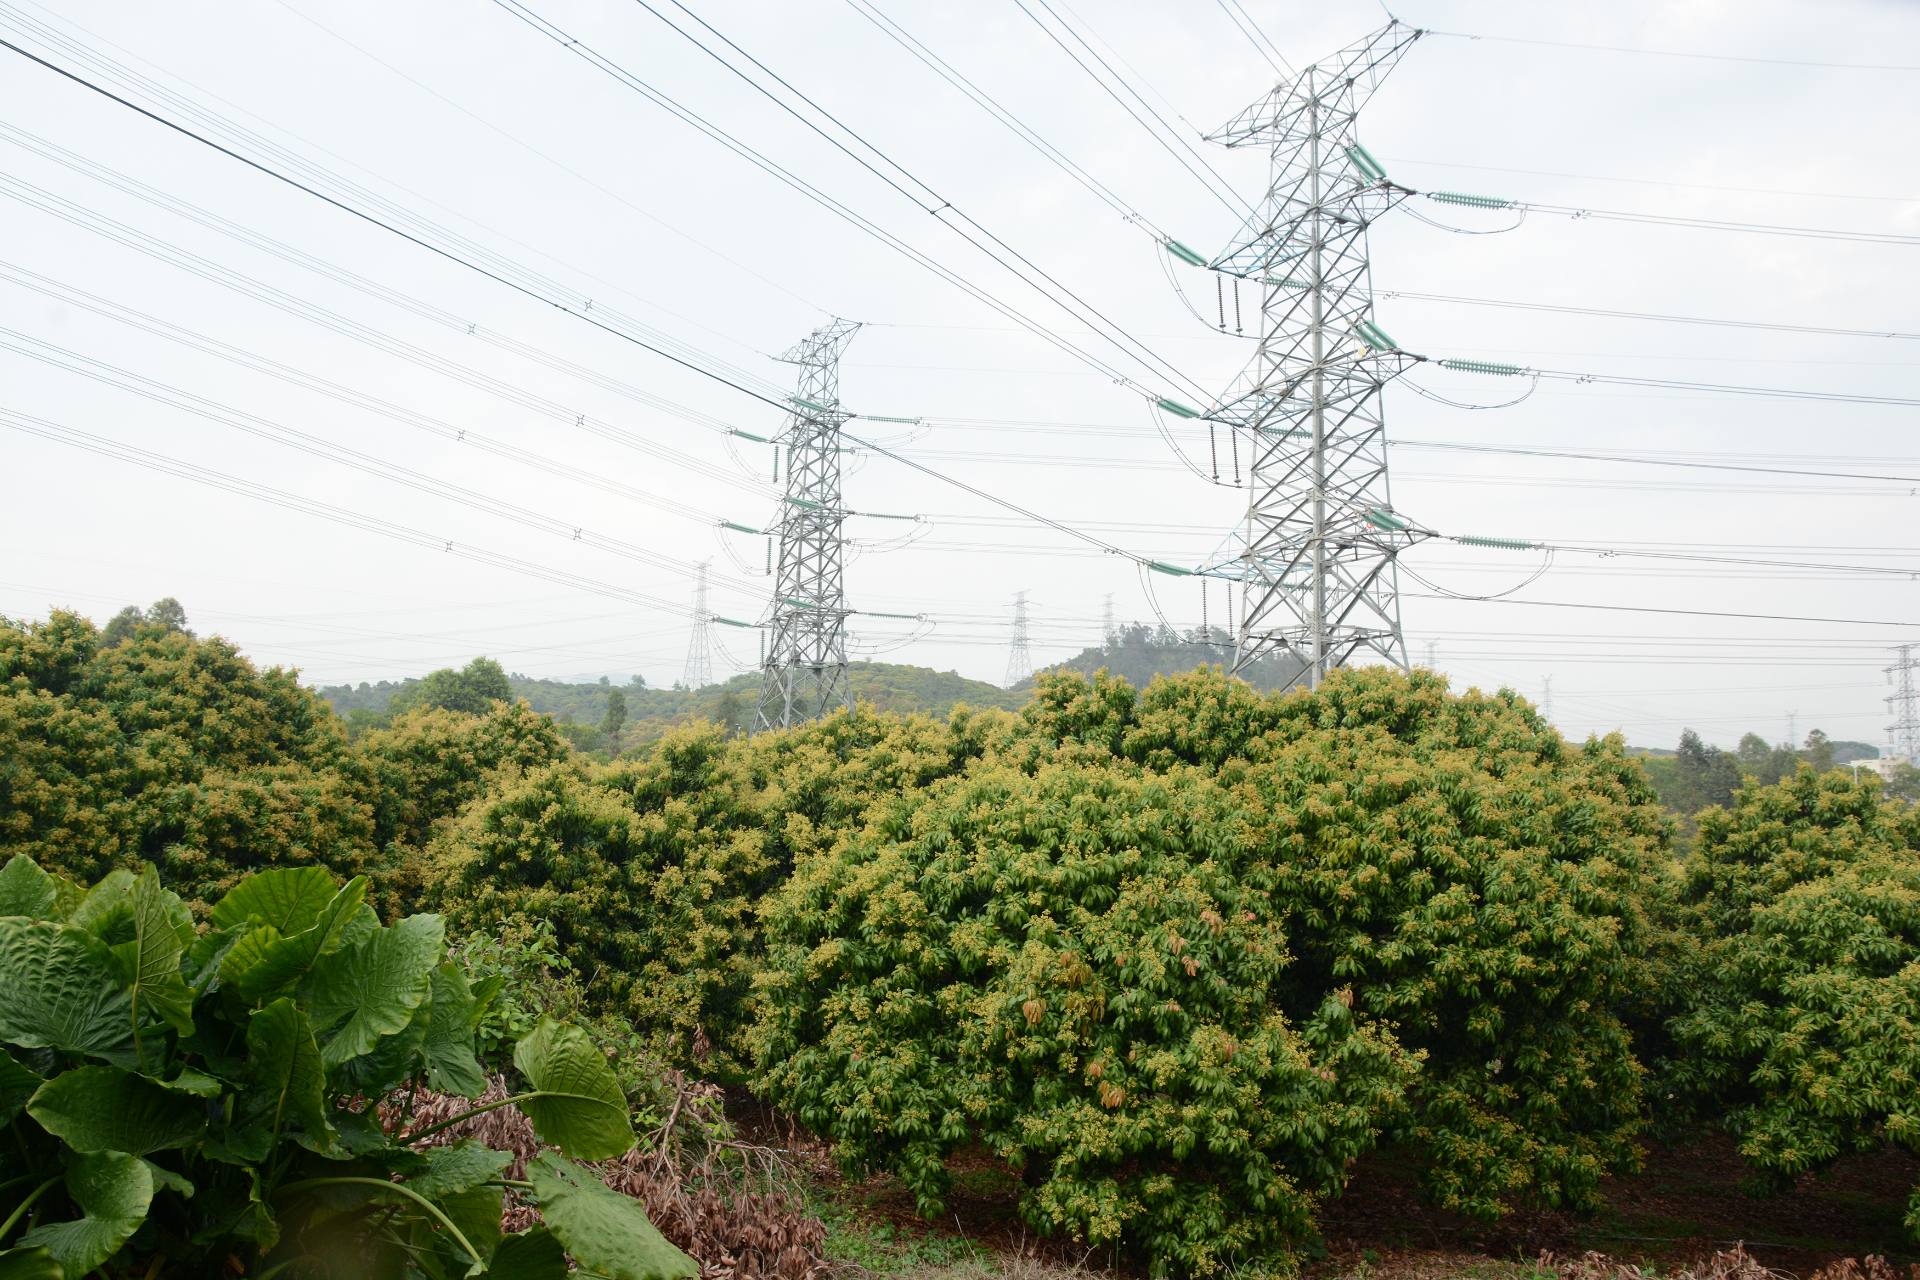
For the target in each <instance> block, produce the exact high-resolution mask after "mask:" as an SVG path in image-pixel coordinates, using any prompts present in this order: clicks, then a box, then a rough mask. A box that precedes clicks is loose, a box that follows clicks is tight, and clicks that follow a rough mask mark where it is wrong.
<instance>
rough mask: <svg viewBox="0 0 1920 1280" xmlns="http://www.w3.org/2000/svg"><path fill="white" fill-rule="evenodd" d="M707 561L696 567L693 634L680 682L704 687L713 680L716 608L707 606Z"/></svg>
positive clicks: (697, 687) (688, 645) (688, 641)
mask: <svg viewBox="0 0 1920 1280" xmlns="http://www.w3.org/2000/svg"><path fill="white" fill-rule="evenodd" d="M707 563H708V562H707V561H705V560H702V561H701V562H700V564H699V565H698V566H697V568H696V570H695V574H694V579H693V634H692V635H691V636H690V637H688V640H687V665H686V667H685V668H684V669H683V670H682V671H681V673H680V683H681V684H682V685H684V686H686V687H687V688H689V689H704V688H706V687H707V686H708V685H710V684H712V683H713V611H712V610H710V609H708V608H707Z"/></svg>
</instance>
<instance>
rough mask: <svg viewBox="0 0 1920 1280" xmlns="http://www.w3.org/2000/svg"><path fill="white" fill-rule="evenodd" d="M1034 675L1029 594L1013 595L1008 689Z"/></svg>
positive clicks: (1008, 648) (1008, 652)
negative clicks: (1029, 625) (1028, 610)
mask: <svg viewBox="0 0 1920 1280" xmlns="http://www.w3.org/2000/svg"><path fill="white" fill-rule="evenodd" d="M1032 674H1033V650H1032V647H1031V646H1030V645H1029V643H1028V641H1027V593H1026V592H1024V591H1016V592H1014V595H1013V633H1012V636H1011V638H1010V640H1009V642H1008V645H1007V688H1009V689H1011V688H1013V687H1014V686H1015V685H1017V684H1019V683H1020V682H1021V681H1022V680H1025V679H1026V678H1027V677H1028V676H1030V675H1032Z"/></svg>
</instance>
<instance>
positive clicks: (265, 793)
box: [0, 612, 373, 909]
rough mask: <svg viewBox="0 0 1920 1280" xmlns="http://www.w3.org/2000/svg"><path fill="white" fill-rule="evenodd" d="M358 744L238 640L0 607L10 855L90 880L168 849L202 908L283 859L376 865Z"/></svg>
mask: <svg viewBox="0 0 1920 1280" xmlns="http://www.w3.org/2000/svg"><path fill="white" fill-rule="evenodd" d="M346 758H347V745H346V737H345V734H344V733H343V732H342V730H341V726H340V724H339V722H338V721H337V720H335V719H334V717H333V715H332V714H331V713H330V712H329V711H328V710H327V708H326V705H325V704H324V703H322V702H320V701H319V700H318V699H316V698H315V697H314V696H313V695H312V694H311V693H309V692H307V691H306V690H304V689H302V688H301V687H300V686H299V683H298V681H297V680H296V679H295V677H294V674H293V673H292V672H290V671H284V670H280V669H278V668H274V669H271V670H267V671H258V670H256V669H255V668H254V667H253V665H252V664H251V663H249V662H247V661H246V659H244V658H242V657H241V656H240V655H239V654H238V652H237V651H236V650H235V649H234V648H233V646H232V645H230V644H228V643H226V642H225V641H224V640H219V639H207V640H202V639H196V638H195V637H194V636H192V635H191V634H189V633H187V632H184V631H180V630H175V629H169V628H166V627H161V626H153V625H146V624H142V625H139V626H136V627H134V628H133V629H132V630H131V631H129V632H128V633H127V634H125V635H124V636H123V637H122V638H121V641H120V643H118V644H115V645H113V646H112V647H107V648H103V647H102V646H101V644H100V636H99V633H98V632H96V631H95V630H94V627H93V625H92V624H91V623H89V622H88V621H87V620H86V619H84V618H81V617H78V616H76V615H74V614H71V613H64V612H55V613H54V614H53V616H52V617H50V618H49V619H48V620H47V621H46V622H44V623H38V624H34V623H17V622H12V621H7V620H4V619H0V855H6V854H11V853H31V854H32V855H33V856H34V857H36V858H39V859H41V860H42V861H44V862H46V863H47V864H48V865H50V866H55V867H58V868H60V869H61V870H63V871H65V872H67V873H68V874H71V875H74V876H76V877H78V878H80V879H81V880H92V879H94V878H96V877H98V876H101V875H104V874H105V873H106V872H107V871H108V870H109V869H111V868H113V867H127V866H133V865H137V864H138V863H140V862H142V861H147V862H153V863H157V864H158V865H160V866H161V867H162V868H164V869H165V871H166V873H167V876H168V879H169V881H170V882H172V883H175V884H177V885H178V886H179V887H180V888H181V890H182V891H183V892H184V893H185V894H186V895H187V897H188V898H189V900H191V901H193V902H194V903H195V904H196V905H198V906H199V907H201V908H202V909H204V906H205V904H206V903H207V902H210V901H212V900H213V899H214V898H216V897H218V896H219V895H220V894H222V893H224V892H226V890H228V889H230V888H231V887H232V886H233V884H234V883H235V882H236V880H237V879H238V878H239V876H240V875H242V874H243V873H245V872H246V871H249V870H253V869H256V868H258V867H260V866H262V865H263V864H265V863H269V862H272V863H280V864H295V863H309V862H311V863H319V864H321V865H325V866H330V867H334V868H337V869H339V870H342V871H346V872H355V871H360V870H364V869H367V868H368V867H370V865H371V858H372V853H373V844H372V838H371V837H372V830H373V828H372V816H371V814H370V812H369V810H368V806H367V804H366V803H365V801H364V799H363V797H362V794H361V792H360V790H359V789H358V788H357V787H356V786H353V785H350V784H349V782H348V781H347V780H346V778H345V777H343V776H342V774H341V768H342V766H343V764H344V762H345V761H346ZM266 850H271V851H272V852H271V853H270V854H265V853H263V852H262V851H266Z"/></svg>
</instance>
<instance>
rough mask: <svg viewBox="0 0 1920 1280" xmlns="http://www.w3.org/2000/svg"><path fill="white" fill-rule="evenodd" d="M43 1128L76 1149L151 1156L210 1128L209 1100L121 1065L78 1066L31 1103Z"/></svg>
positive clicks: (31, 1110)
mask: <svg viewBox="0 0 1920 1280" xmlns="http://www.w3.org/2000/svg"><path fill="white" fill-rule="evenodd" d="M27 1114H28V1115H30V1116H32V1117H33V1118H34V1119H35V1120H37V1121H39V1122H40V1127H41V1128H42V1129H45V1130H46V1131H47V1132H48V1133H50V1134H52V1135H53V1136H54V1137H56V1138H61V1139H64V1140H65V1141H66V1144H67V1145H68V1146H70V1147H72V1148H73V1149H74V1150H75V1151H88V1152H99V1151H124V1152H127V1153H128V1154H130V1155H136V1156H140V1155H145V1154H146V1153H147V1152H149V1151H164V1150H166V1149H167V1148H169V1147H184V1146H186V1145H187V1144H188V1143H190V1142H192V1141H193V1140H194V1139H195V1138H197V1137H199V1136H200V1135H201V1134H202V1133H203V1132H205V1130H206V1127H207V1106H206V1103H204V1102H202V1101H200V1100H199V1099H197V1098H194V1097H191V1096H190V1095H188V1094H184V1093H176V1092H174V1091H173V1090H171V1089H168V1088H166V1087H165V1086H163V1085H159V1084H155V1083H154V1082H153V1081H151V1080H149V1079H147V1078H146V1077H144V1076H137V1075H135V1074H134V1073H133V1072H131V1071H123V1070H121V1069H120V1068H119V1067H75V1068H74V1069H73V1070H71V1071H63V1072H61V1073H60V1074H59V1075H57V1076H55V1077H54V1078H53V1079H51V1080H49V1081H47V1082H46V1083H45V1084H43V1085H41V1086H40V1088H39V1090H38V1091H37V1092H36V1093H35V1094H34V1095H33V1098H32V1100H31V1101H29V1102H28V1103H27Z"/></svg>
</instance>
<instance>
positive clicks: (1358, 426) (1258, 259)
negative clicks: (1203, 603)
mask: <svg viewBox="0 0 1920 1280" xmlns="http://www.w3.org/2000/svg"><path fill="white" fill-rule="evenodd" d="M1422 34H1423V33H1422V32H1421V31H1419V30H1417V29H1415V28H1412V27H1408V26H1406V25H1405V24H1404V23H1401V22H1398V21H1394V22H1389V23H1388V24H1387V26H1386V27H1385V28H1383V29H1382V30H1380V31H1376V32H1374V33H1373V34H1372V35H1370V36H1368V37H1367V38H1366V39H1365V40H1362V41H1360V42H1359V43H1358V44H1355V45H1353V46H1352V47H1350V48H1347V49H1344V50H1342V51H1341V52H1339V53H1337V54H1335V55H1334V56H1333V57H1331V58H1328V59H1326V60H1325V61H1322V62H1318V63H1315V64H1314V65H1313V66H1310V67H1307V68H1306V69H1305V70H1303V71H1301V72H1300V73H1299V74H1298V75H1296V76H1295V77H1294V78H1293V79H1292V80H1288V81H1283V82H1282V83H1280V84H1279V85H1278V86H1276V87H1275V88H1274V90H1273V91H1272V92H1271V93H1269V94H1267V96H1266V97H1264V98H1262V99H1261V100H1260V101H1258V102H1256V103H1254V104H1253V105H1252V106H1250V107H1248V108H1247V109H1246V110H1245V111H1242V112H1241V113H1240V114H1239V115H1238V116H1236V117H1235V118H1234V119H1232V120H1231V121H1229V122H1228V123H1227V124H1226V125H1225V126H1223V127H1222V128H1220V129H1219V130H1217V131H1215V132H1214V133H1212V134H1210V135H1209V140H1210V141H1214V142H1218V143H1221V144H1223V145H1225V146H1228V147H1252V146H1258V147H1266V148H1268V149H1269V151H1270V153H1271V157H1272V163H1271V170H1270V173H1271V177H1270V180H1269V185H1268V188H1267V191H1266V194H1265V196H1264V197H1263V198H1262V199H1261V200H1260V202H1259V204H1258V205H1257V207H1256V208H1255V211H1254V214H1253V216H1252V217H1251V218H1249V219H1248V220H1247V222H1246V224H1245V225H1244V226H1243V227H1242V229H1241V231H1240V233H1239V234H1238V235H1237V236H1236V237H1235V239H1234V241H1233V243H1232V244H1231V246H1230V247H1229V248H1227V249H1226V250H1225V251H1224V252H1222V253H1221V254H1220V255H1219V256H1218V257H1216V258H1214V259H1213V261H1212V262H1210V263H1209V264H1208V265H1209V266H1210V267H1211V268H1212V269H1214V270H1216V271H1221V272H1225V273H1227V274H1229V275H1233V276H1237V277H1240V278H1242V279H1246V280H1250V281H1253V282H1255V283H1256V284H1258V285H1259V286H1260V288H1261V329H1260V345H1259V349H1258V351H1257V353H1256V354H1255V355H1254V358H1253V361H1252V363H1251V364H1249V365H1248V367H1247V369H1246V370H1245V372H1243V373H1242V374H1241V375H1240V377H1239V378H1238V379H1237V380H1236V381H1235V382H1234V383H1233V385H1232V386H1231V387H1230V388H1228V390H1227V392H1226V393H1225V394H1224V395H1222V396H1221V397H1220V398H1219V399H1218V400H1216V401H1215V402H1214V403H1213V404H1212V405H1211V406H1209V408H1208V409H1207V411H1206V413H1205V415H1204V416H1205V417H1207V418H1210V419H1212V420H1213V421H1215V422H1220V423H1224V424H1226V425H1227V426H1228V427H1230V428H1231V429H1233V430H1235V431H1237V432H1241V433H1244V435H1245V437H1246V439H1247V440H1248V441H1249V444H1250V447H1251V450H1252V473H1251V475H1250V477H1249V479H1248V484H1247V509H1246V523H1245V526H1244V528H1243V529H1242V530H1241V531H1240V534H1239V538H1238V540H1237V548H1236V550H1235V552H1234V553H1231V554H1228V555H1224V556H1222V557H1221V559H1220V562H1219V563H1218V564H1217V565H1216V566H1215V568H1214V570H1213V572H1214V573H1215V574H1216V575H1224V576H1228V577H1230V578H1237V579H1239V580H1240V582H1241V584H1242V585H1241V592H1240V605H1239V617H1238V619H1237V620H1236V623H1237V625H1236V627H1235V638H1234V654H1233V670H1234V671H1236V672H1237V671H1241V670H1244V669H1245V668H1246V667H1248V666H1249V665H1251V664H1252V663H1254V662H1257V661H1259V660H1261V659H1263V658H1268V657H1273V656H1276V655H1279V654H1290V655H1292V656H1294V657H1296V658H1298V659H1299V660H1300V662H1301V663H1302V664H1303V667H1304V669H1303V671H1302V673H1301V674H1302V676H1303V677H1304V678H1305V680H1306V681H1307V684H1308V685H1309V686H1310V687H1317V686H1318V685H1319V683H1320V681H1321V680H1322V679H1323V678H1324V677H1325V676H1326V673H1327V672H1328V671H1330V670H1332V669H1333V668H1335V667H1338V666H1342V665H1344V664H1346V663H1348V662H1350V661H1352V660H1353V659H1354V658H1356V657H1359V656H1364V655H1368V654H1371V655H1373V656H1376V657H1379V658H1382V659H1385V660H1386V661H1388V662H1391V663H1393V664H1394V665H1396V666H1400V667H1405V666H1406V665H1407V655H1406V642H1405V640H1404V638H1403V637H1402V634H1401V628H1400V598H1399V577H1398V571H1397V569H1396V565H1395V557H1397V556H1398V555H1399V553H1400V552H1401V551H1404V550H1405V549H1406V548H1407V547H1409V546H1411V545H1412V544H1413V543H1415V542H1417V541H1419V540H1420V539H1421V538H1423V537H1425V536H1427V534H1426V531H1425V530H1422V529H1420V528H1419V527H1418V526H1416V525H1415V524H1413V523H1412V522H1411V521H1409V520H1407V519H1405V518H1403V517H1401V516H1399V515H1397V514H1395V513H1394V510H1393V503H1392V499H1391V495H1390V493H1389V491H1388V487H1387V448H1386V445H1387V442H1386V429H1385V426H1384V424H1383V421H1382V418H1381V399H1382V394H1381V393H1382V389H1383V388H1384V387H1385V386H1386V384H1387V383H1388V382H1390V381H1391V380H1392V379H1393V378H1395V377H1397V376H1398V375H1399V374H1400V373H1401V372H1402V371H1404V370H1405V369H1406V368H1407V367H1408V366H1409V365H1411V364H1412V363H1414V358H1413V357H1412V356H1410V355H1408V354H1407V353H1405V352H1402V351H1401V350H1400V349H1399V348H1398V347H1397V346H1396V345H1395V344H1394V342H1393V340H1392V339H1390V338H1388V337H1387V335H1386V334H1385V333H1384V332H1383V331H1382V330H1381V329H1380V328H1379V326H1378V325H1377V324H1375V323H1374V319H1373V284H1372V278H1371V276H1370V274H1369V270H1368V264H1367V228H1368V227H1369V226H1371V225H1372V223H1373V221H1374V220H1375V219H1376V218H1378V217H1380V216H1381V215H1382V214H1384V213H1386V212H1387V211H1388V210H1390V209H1392V208H1393V207H1394V206H1395V205H1397V204H1398V203H1399V202H1400V201H1401V200H1402V199H1404V198H1405V197H1406V196H1407V195H1408V194H1410V193H1409V192H1408V191H1406V190H1405V189H1404V188H1402V187H1398V186H1395V185H1394V184H1393V183H1391V182H1389V181H1387V178H1386V173H1385V171H1384V170H1383V169H1382V168H1381V167H1380V164H1379V162H1378V161H1376V160H1375V159H1374V158H1373V157H1372V156H1371V155H1370V154H1368V152H1367V151H1366V149H1365V148H1364V147H1362V146H1361V145H1360V142H1359V139H1358V137H1357V136H1356V134H1355V121H1356V118H1357V116H1358V115H1359V112H1360V108H1361V107H1362V106H1363V105H1364V104H1365V103H1366V101H1367V99H1368V98H1369V97H1371V96H1372V94H1373V92H1374V90H1375V89H1377V88H1378V87H1379V85H1380V82H1381V81H1382V80H1383V79H1385V78H1386V76H1387V73H1388V72H1390V71H1391V70H1392V69H1393V67H1394V65H1395V64H1396V63H1398V62H1399V61H1400V59H1401V57H1402V56H1404V55H1405V53H1406V52H1407V50H1408V49H1409V48H1410V47H1411V46H1412V45H1413V43H1414V41H1416V40H1418V39H1419V38H1420V36H1421V35H1422Z"/></svg>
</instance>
